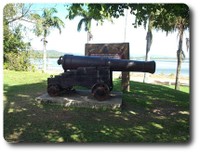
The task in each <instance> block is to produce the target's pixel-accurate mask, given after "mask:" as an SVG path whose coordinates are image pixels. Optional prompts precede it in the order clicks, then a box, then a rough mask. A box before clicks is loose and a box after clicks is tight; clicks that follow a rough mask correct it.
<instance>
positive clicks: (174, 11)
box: [155, 4, 189, 90]
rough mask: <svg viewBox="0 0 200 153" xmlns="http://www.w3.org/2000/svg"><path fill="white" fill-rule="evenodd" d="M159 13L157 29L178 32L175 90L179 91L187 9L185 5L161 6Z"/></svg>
mask: <svg viewBox="0 0 200 153" xmlns="http://www.w3.org/2000/svg"><path fill="white" fill-rule="evenodd" d="M160 11H161V13H160V16H159V17H158V18H157V22H160V23H161V24H159V26H158V28H160V29H162V30H164V31H166V32H167V33H168V32H170V31H171V32H176V31H177V32H178V37H179V42H178V49H177V69H176V82H175V89H176V90H179V88H180V82H179V78H180V72H181V64H182V62H183V59H184V58H185V54H184V51H183V34H184V31H185V30H186V29H189V8H188V6H187V5H185V4H165V5H162V9H160ZM155 25H156V24H155ZM157 25H158V24H157ZM157 25H156V26H157ZM186 43H189V42H186Z"/></svg>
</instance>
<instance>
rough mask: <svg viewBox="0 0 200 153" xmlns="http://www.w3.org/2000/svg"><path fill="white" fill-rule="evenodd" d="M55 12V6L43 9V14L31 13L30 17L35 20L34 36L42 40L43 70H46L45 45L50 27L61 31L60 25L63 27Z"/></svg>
mask: <svg viewBox="0 0 200 153" xmlns="http://www.w3.org/2000/svg"><path fill="white" fill-rule="evenodd" d="M55 13H57V10H56V9H55V8H51V9H44V11H43V14H42V15H39V14H31V18H32V19H33V20H35V21H36V25H35V30H34V32H35V34H36V36H42V37H43V38H42V39H41V41H42V42H43V71H44V72H46V68H47V64H46V45H47V43H48V41H47V40H46V38H47V36H48V35H49V34H50V30H52V28H56V29H58V30H59V33H61V27H64V25H65V24H64V22H63V21H62V20H61V19H60V18H59V17H57V16H54V14H55Z"/></svg>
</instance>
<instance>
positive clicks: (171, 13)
mask: <svg viewBox="0 0 200 153" xmlns="http://www.w3.org/2000/svg"><path fill="white" fill-rule="evenodd" d="M83 5H84V4H76V7H74V6H73V5H72V7H70V8H69V10H73V11H71V12H70V11H69V16H76V15H77V14H78V11H77V10H79V7H81V6H83ZM87 5H88V9H87V11H88V13H90V17H91V18H92V19H95V20H97V21H98V20H101V21H102V22H103V20H104V19H106V17H109V18H110V19H111V20H112V18H119V17H120V16H124V10H125V9H130V13H131V14H132V15H133V16H135V23H134V27H136V28H137V26H141V25H143V26H144V27H146V24H147V23H149V26H148V31H147V37H146V38H147V45H146V55H147V56H148V52H149V50H150V47H151V43H152V32H151V31H152V28H155V29H157V30H162V31H165V32H166V33H167V34H168V32H174V31H178V35H179V44H178V46H179V47H178V51H177V61H178V62H177V72H176V83H175V89H178V88H179V76H180V70H181V63H182V61H183V57H184V52H183V50H182V42H183V32H184V30H186V29H188V28H189V8H188V6H187V5H185V4H159V3H156V4H139V3H137V4H87ZM74 8H76V9H74ZM94 10H95V11H94ZM91 12H92V13H91ZM148 21H149V22H148ZM188 40H189V39H188ZM188 44H189V43H188ZM147 56H146V58H147Z"/></svg>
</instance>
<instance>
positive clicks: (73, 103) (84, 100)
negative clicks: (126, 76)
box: [36, 90, 122, 109]
mask: <svg viewBox="0 0 200 153" xmlns="http://www.w3.org/2000/svg"><path fill="white" fill-rule="evenodd" d="M36 101H38V102H39V103H45V104H56V105H61V106H65V107H89V108H111V109H115V108H119V107H120V106H121V104H122V92H111V93H110V97H109V98H108V99H107V100H105V101H98V100H96V99H95V98H94V97H93V96H92V95H91V91H90V90H76V91H74V92H72V93H70V94H65V95H62V96H59V97H50V96H49V95H48V93H45V94H43V95H41V96H39V97H37V98H36Z"/></svg>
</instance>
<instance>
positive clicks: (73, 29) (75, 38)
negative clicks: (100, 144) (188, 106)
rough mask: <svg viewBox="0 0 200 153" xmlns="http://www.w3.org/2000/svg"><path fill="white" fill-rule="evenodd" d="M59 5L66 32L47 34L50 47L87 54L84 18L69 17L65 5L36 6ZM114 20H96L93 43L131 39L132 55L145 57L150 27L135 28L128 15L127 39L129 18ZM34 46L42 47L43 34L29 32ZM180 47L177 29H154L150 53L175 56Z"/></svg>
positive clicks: (151, 54) (54, 31)
mask: <svg viewBox="0 0 200 153" xmlns="http://www.w3.org/2000/svg"><path fill="white" fill-rule="evenodd" d="M52 6H56V8H57V11H58V13H57V16H59V17H60V18H61V19H62V20H63V21H64V22H65V28H64V29H62V33H61V34H59V32H58V30H53V31H51V33H50V35H49V36H48V37H47V40H48V44H47V50H57V51H61V52H65V53H70V54H77V55H84V49H85V43H86V42H87V32H85V31H84V27H82V30H81V31H80V32H78V31H77V25H78V23H79V21H80V19H81V18H80V17H76V18H75V19H74V20H71V21H70V20H67V19H65V16H66V15H67V11H66V8H65V7H64V6H63V5H62V4H59V5H55V4H51V5H48V4H46V5H37V6H36V8H39V7H41V8H44V7H48V8H49V7H52ZM113 21H114V22H113V23H111V22H109V21H105V22H104V23H103V25H98V26H97V24H96V21H93V22H92V34H93V40H92V41H90V43H117V42H119V43H121V42H128V43H129V45H130V56H131V57H134V56H145V50H146V30H145V29H144V27H143V26H141V27H138V28H134V26H133V25H132V23H133V22H134V17H133V16H132V15H130V14H128V15H127V24H126V25H127V26H126V38H124V35H125V23H126V22H125V17H120V18H118V19H114V20H113ZM186 37H189V33H188V31H186V32H185V34H184V42H183V50H184V51H185V54H186V57H187V58H189V53H188V52H187V51H186V45H185V38H186ZM29 38H30V39H31V44H32V47H33V49H37V50H42V49H43V46H42V42H41V38H42V37H39V38H38V37H36V36H34V35H33V34H29ZM177 49H178V37H177V32H174V33H169V34H168V36H166V33H165V32H162V31H156V30H154V31H153V43H152V46H151V51H150V56H158V57H159V56H161V57H175V58H176V51H177Z"/></svg>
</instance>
